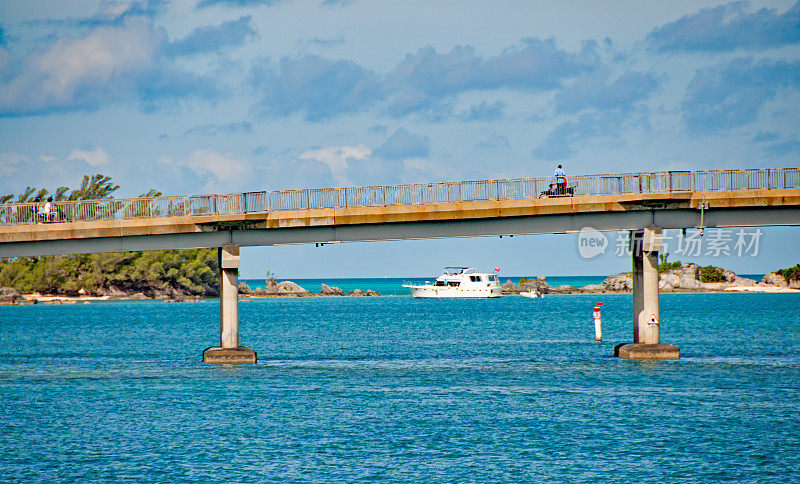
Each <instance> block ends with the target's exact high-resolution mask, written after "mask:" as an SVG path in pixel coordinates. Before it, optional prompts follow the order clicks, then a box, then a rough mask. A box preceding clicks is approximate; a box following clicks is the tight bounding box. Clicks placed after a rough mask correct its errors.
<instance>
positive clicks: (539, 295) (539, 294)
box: [519, 290, 542, 299]
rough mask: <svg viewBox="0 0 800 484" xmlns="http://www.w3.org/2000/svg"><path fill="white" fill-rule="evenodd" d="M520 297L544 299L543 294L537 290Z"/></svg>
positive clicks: (526, 292)
mask: <svg viewBox="0 0 800 484" xmlns="http://www.w3.org/2000/svg"><path fill="white" fill-rule="evenodd" d="M519 295H520V296H522V297H529V298H531V299H536V298H540V297H542V293H541V292H539V291H536V290H533V291H523V292H521V293H519Z"/></svg>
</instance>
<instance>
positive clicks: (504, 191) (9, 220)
mask: <svg viewBox="0 0 800 484" xmlns="http://www.w3.org/2000/svg"><path fill="white" fill-rule="evenodd" d="M568 180H569V183H570V185H575V189H574V195H575V196H584V195H624V194H637V193H673V192H695V191H720V190H773V189H781V188H800V168H763V169H744V170H711V171H662V172H645V173H619V174H601V175H578V176H573V177H568ZM553 183H555V180H554V179H553V177H538V178H517V179H508V180H480V181H463V182H441V183H421V184H407V185H387V186H370V187H345V188H311V189H305V190H278V191H269V192H267V191H264V192H246V193H226V194H209V195H187V196H163V197H154V198H119V199H117V198H111V199H104V200H80V201H61V202H53V203H52V209H51V214H50V215H49V217H47V216H45V214H43V213H42V211H43V207H44V204H43V203H6V204H0V225H19V224H32V223H39V222H44V221H53V222H57V221H97V220H121V219H146V218H156V217H169V216H180V215H185V216H188V215H231V214H240V213H254V212H256V213H258V212H281V211H289V210H306V209H316V208H342V207H363V206H389V205H420V204H429V203H448V202H471V201H480V200H516V199H526V198H536V197H538V196H540V194H541V193H542V192H544V191H546V190H548V188H550V185H551V184H553Z"/></svg>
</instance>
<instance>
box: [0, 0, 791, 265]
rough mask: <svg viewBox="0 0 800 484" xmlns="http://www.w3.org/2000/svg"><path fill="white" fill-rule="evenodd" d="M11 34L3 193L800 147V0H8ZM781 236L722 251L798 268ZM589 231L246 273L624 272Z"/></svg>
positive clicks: (387, 179)
mask: <svg viewBox="0 0 800 484" xmlns="http://www.w3.org/2000/svg"><path fill="white" fill-rule="evenodd" d="M0 29H1V30H0V193H19V192H21V191H22V190H23V189H24V188H25V187H26V186H28V185H34V186H44V187H47V188H50V189H54V188H55V187H57V186H59V185H75V184H77V182H78V181H79V180H80V178H81V177H82V175H84V174H87V173H97V172H102V173H104V174H108V175H111V176H112V177H114V179H115V180H116V181H117V182H118V183H119V184H120V185H121V186H122V189H121V190H120V193H119V196H135V195H138V194H140V193H144V192H147V191H148V190H149V189H151V188H156V189H158V190H160V191H162V192H164V193H166V194H185V193H206V192H229V191H241V190H265V189H283V188H304V187H321V186H346V185H367V184H391V183H406V182H424V181H439V180H462V179H486V178H496V177H502V178H505V177H525V176H542V175H548V174H550V173H551V172H552V169H553V166H554V164H555V163H556V162H560V163H562V164H564V165H565V168H566V169H567V172H568V173H574V174H578V173H600V172H624V171H648V170H667V169H721V168H744V167H754V168H755V167H779V166H795V167H796V166H798V161H797V160H798V154H800V109H798V106H800V2H791V1H788V2H787V1H769V2H756V1H751V2H746V1H745V2H727V3H725V2H723V3H720V2H702V1H672V2H655V1H653V2H634V1H619V2H610V3H605V2H594V1H576V2H522V1H503V0H501V1H493V2H488V1H487V2H468V3H465V2H455V1H437V2H422V1H414V0H406V1H396V2H395V1H389V0H386V1H380V2H374V1H367V0H308V1H303V0H199V1H173V2H168V1H145V0H143V1H133V2H106V1H103V2H97V1H81V0H76V1H71V2H61V1H57V0H49V1H35V0H26V1H22V0H11V1H6V2H2V3H0ZM770 240H774V241H775V242H778V241H781V244H783V245H782V246H783V247H787V246H788V247H792V249H791V250H789V251H786V250H775V251H768V250H767V251H763V252H762V253H761V254H760V255H759V256H758V257H754V258H747V259H742V258H732V259H730V260H718V261H717V262H719V263H720V264H721V265H728V266H730V267H732V268H733V269H734V270H739V271H741V272H763V271H764V270H771V269H774V268H775V267H777V266H785V265H789V264H794V263H797V262H800V260H798V259H800V249H797V247H800V232H799V231H798V229H775V230H768V231H766V232H765V235H764V239H763V241H764V244H765V247H768V246H769V244H768V242H769V241H770ZM787 241H789V242H791V243H790V244H788V245H786V242H787ZM565 247H568V249H565ZM575 247H576V243H575V236H574V235H566V236H537V237H517V238H514V239H511V240H509V239H507V238H506V239H475V240H449V241H418V242H393V243H375V244H350V245H348V246H344V245H342V246H326V247H323V248H313V247H285V248H258V249H247V250H245V251H244V252H243V254H244V255H243V257H244V262H243V265H244V268H243V270H242V273H243V274H244V275H245V276H250V277H259V276H261V275H263V273H264V271H265V270H266V268H267V267H269V268H271V269H272V270H273V271H275V272H278V274H279V276H285V277H301V276H332V275H345V276H358V275H372V274H379V275H398V276H403V275H409V276H410V275H427V274H428V273H431V272H434V273H435V272H436V271H438V269H439V268H440V266H443V265H450V264H458V265H461V264H466V265H477V266H479V267H489V266H495V265H500V266H502V267H503V268H504V272H507V273H511V274H522V273H526V274H532V273H545V274H580V273H593V274H602V273H606V272H610V271H614V270H626V269H627V268H628V267H629V263H628V261H627V260H626V259H624V258H618V257H616V258H615V257H606V256H603V257H600V258H597V259H593V261H591V262H586V261H583V260H582V259H580V258H579V257H578V255H577V249H576V248H575ZM554 253H557V254H559V255H560V256H561V257H552V254H554ZM388 261H391V263H389V262H388ZM762 268H763V269H762Z"/></svg>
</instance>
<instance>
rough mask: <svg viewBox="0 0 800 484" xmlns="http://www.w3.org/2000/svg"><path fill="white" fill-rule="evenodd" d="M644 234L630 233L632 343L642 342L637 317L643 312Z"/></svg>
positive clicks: (642, 336) (642, 338) (641, 232)
mask: <svg viewBox="0 0 800 484" xmlns="http://www.w3.org/2000/svg"><path fill="white" fill-rule="evenodd" d="M643 236H644V232H643V231H641V230H638V231H631V257H632V264H631V266H632V271H631V278H632V279H633V342H634V343H643V342H644V334H643V332H644V329H641V330H640V328H639V315H640V314H641V313H642V311H643V310H644V293H643V292H642V279H643V272H644V268H643V267H642V264H643V261H642V237H643Z"/></svg>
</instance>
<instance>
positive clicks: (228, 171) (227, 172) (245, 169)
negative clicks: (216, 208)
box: [157, 149, 253, 192]
mask: <svg viewBox="0 0 800 484" xmlns="http://www.w3.org/2000/svg"><path fill="white" fill-rule="evenodd" d="M157 162H158V163H160V164H163V165H168V166H170V167H172V168H179V169H183V168H188V169H189V170H191V171H192V172H193V173H194V174H195V175H197V176H198V177H200V178H202V179H205V181H206V185H205V189H206V190H207V191H213V192H220V191H225V190H226V189H229V188H234V187H238V186H242V185H244V184H245V183H246V182H247V181H249V178H248V173H249V172H251V171H252V169H253V168H252V166H251V164H250V162H249V161H247V160H246V159H244V158H237V157H236V156H234V155H233V154H231V153H220V152H219V151H217V150H213V149H201V150H194V151H192V152H191V153H189V154H188V155H186V156H184V157H183V158H180V159H177V160H176V159H173V158H171V157H169V156H161V157H159V158H158V160H157Z"/></svg>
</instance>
